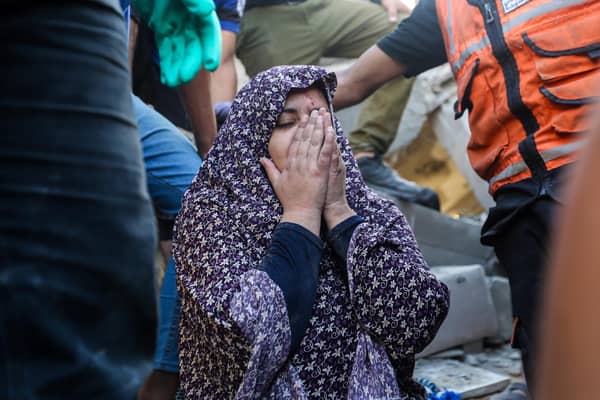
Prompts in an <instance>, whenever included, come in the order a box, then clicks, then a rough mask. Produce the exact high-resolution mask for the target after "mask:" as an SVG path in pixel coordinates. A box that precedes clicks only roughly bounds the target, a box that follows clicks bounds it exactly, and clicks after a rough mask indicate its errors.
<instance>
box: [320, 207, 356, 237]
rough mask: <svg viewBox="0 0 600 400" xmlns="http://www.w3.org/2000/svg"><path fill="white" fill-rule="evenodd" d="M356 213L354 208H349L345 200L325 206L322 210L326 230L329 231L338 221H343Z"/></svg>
mask: <svg viewBox="0 0 600 400" xmlns="http://www.w3.org/2000/svg"><path fill="white" fill-rule="evenodd" d="M354 215H356V213H355V212H354V210H353V209H352V208H350V206H349V205H348V203H347V202H343V203H341V204H334V205H331V206H329V207H325V209H324V210H323V219H324V220H325V224H326V225H327V230H329V231H331V230H332V229H333V228H335V227H336V226H337V225H338V224H339V223H341V222H344V221H345V220H347V219H348V218H350V217H352V216H354Z"/></svg>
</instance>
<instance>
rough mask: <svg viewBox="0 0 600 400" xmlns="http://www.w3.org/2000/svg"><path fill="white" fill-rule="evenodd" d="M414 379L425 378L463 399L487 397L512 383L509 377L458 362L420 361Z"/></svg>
mask: <svg viewBox="0 0 600 400" xmlns="http://www.w3.org/2000/svg"><path fill="white" fill-rule="evenodd" d="M414 377H415V378H417V379H420V378H424V379H427V380H428V381H430V382H433V383H434V384H435V385H436V386H438V387H439V388H444V389H448V390H452V391H454V392H456V393H458V394H460V395H461V398H462V399H470V398H473V397H480V396H485V395H488V394H492V393H496V392H499V391H501V390H502V389H504V388H505V387H506V386H508V384H509V383H510V378H509V377H508V376H507V375H503V374H498V373H495V372H492V371H487V370H485V369H482V368H477V367H473V366H470V365H467V364H465V363H462V362H460V361H456V360H443V359H435V360H433V359H426V360H418V361H417V364H416V366H415V372H414Z"/></svg>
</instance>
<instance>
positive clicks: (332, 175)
mask: <svg viewBox="0 0 600 400" xmlns="http://www.w3.org/2000/svg"><path fill="white" fill-rule="evenodd" d="M321 113H322V115H323V120H324V121H325V123H324V129H325V132H326V133H327V134H331V135H332V136H333V137H335V131H334V129H333V127H332V126H331V115H330V114H329V113H327V112H325V111H324V110H322V111H321ZM353 215H356V213H355V212H354V211H353V210H352V209H351V208H350V206H349V205H348V201H347V199H346V165H345V164H344V161H343V160H342V157H341V155H340V150H339V148H338V146H337V145H336V146H335V148H334V151H333V154H332V156H331V163H330V164H329V174H328V178H327V196H326V197H325V204H324V206H323V218H324V219H325V223H326V225H327V229H329V230H331V229H333V228H334V227H335V226H336V225H337V224H339V223H340V222H342V221H344V220H345V219H347V218H349V217H351V216H353Z"/></svg>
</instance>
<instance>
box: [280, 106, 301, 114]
mask: <svg viewBox="0 0 600 400" xmlns="http://www.w3.org/2000/svg"><path fill="white" fill-rule="evenodd" d="M297 112H298V110H297V109H295V108H293V107H286V108H284V109H283V110H282V111H281V113H282V114H283V113H291V114H295V113H297Z"/></svg>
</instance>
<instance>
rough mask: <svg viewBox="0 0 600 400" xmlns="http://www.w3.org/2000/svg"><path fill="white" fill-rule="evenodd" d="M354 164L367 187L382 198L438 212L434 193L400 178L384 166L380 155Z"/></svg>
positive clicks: (359, 160)
mask: <svg viewBox="0 0 600 400" xmlns="http://www.w3.org/2000/svg"><path fill="white" fill-rule="evenodd" d="M356 162H357V163H358V169H359V170H360V173H361V174H362V177H363V179H364V180H365V183H366V184H367V186H369V187H370V188H371V189H373V190H375V191H376V192H378V193H379V194H381V195H383V196H384V197H388V198H391V199H393V200H394V199H395V200H402V201H408V202H410V203H417V204H420V205H422V206H425V207H428V208H432V209H434V210H437V211H439V210H440V199H439V197H438V195H437V193H436V192H434V191H433V190H431V189H429V188H426V187H423V186H419V185H417V184H416V183H414V182H411V181H408V180H406V179H404V178H402V177H401V176H400V175H398V174H397V173H396V171H394V170H393V169H391V168H390V167H388V166H387V165H385V164H384V162H383V158H382V157H381V156H380V155H375V156H373V157H360V158H359V159H357V160H356Z"/></svg>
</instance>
